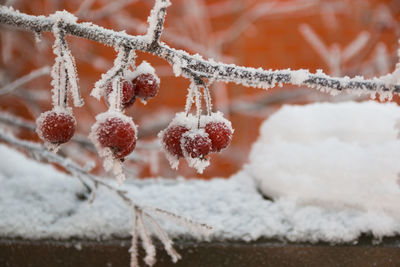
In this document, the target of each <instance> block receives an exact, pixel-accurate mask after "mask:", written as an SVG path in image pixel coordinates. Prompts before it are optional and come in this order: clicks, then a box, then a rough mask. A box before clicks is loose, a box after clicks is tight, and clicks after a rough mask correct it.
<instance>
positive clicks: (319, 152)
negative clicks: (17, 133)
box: [0, 102, 400, 248]
mask: <svg viewBox="0 0 400 267" xmlns="http://www.w3.org/2000/svg"><path fill="white" fill-rule="evenodd" d="M399 118H400V107H398V106H397V105H395V104H378V103H376V102H366V103H342V104H328V103H326V104H313V105H308V106H285V107H283V108H282V109H281V110H280V111H278V112H277V113H276V114H275V115H273V116H271V118H270V119H269V120H268V121H266V122H265V123H264V125H263V126H262V127H261V135H260V138H259V140H258V142H256V144H254V147H253V149H252V153H251V156H250V159H249V163H248V164H247V165H246V166H245V167H244V169H243V170H242V171H241V172H239V173H237V174H236V175H233V176H232V177H231V178H230V179H218V178H215V179H212V180H210V181H203V180H184V179H180V178H178V179H176V180H166V179H161V178H159V179H150V180H144V181H127V182H126V183H125V184H124V186H123V188H124V189H125V190H127V191H128V195H129V196H130V197H132V199H134V200H135V202H136V203H138V204H139V205H141V206H154V207H158V208H162V209H165V210H168V211H172V212H175V213H177V214H180V215H183V216H185V217H189V218H192V219H193V220H194V221H201V222H205V223H207V224H209V225H211V226H213V229H214V230H213V233H212V234H211V235H210V236H209V237H208V240H204V237H202V236H193V234H192V233H189V232H187V231H186V230H185V229H184V228H182V227H180V226H177V225H176V224H174V223H171V222H168V221H162V227H163V228H164V229H165V230H166V231H167V232H168V234H169V235H170V237H172V238H174V239H181V238H182V237H186V238H191V239H193V238H194V239H195V240H196V239H197V240H199V241H212V242H222V241H226V240H228V241H229V242H233V241H237V242H251V241H257V240H260V239H275V240H276V239H278V240H286V241H291V242H312V243H315V242H320V241H321V242H328V243H354V242H357V240H358V239H359V237H360V236H361V235H363V234H367V235H372V236H373V238H374V239H376V240H379V239H381V238H383V237H385V236H399V233H400V186H399V182H398V178H397V177H398V176H397V174H398V173H399V172H400V167H399V166H400V164H399V163H400V140H398V139H397V137H396V135H397V131H398V130H397V129H396V128H395V124H396V122H397V120H398V119H399ZM0 157H1V160H0V214H1V216H0V239H1V238H3V239H20V238H22V239H27V240H38V239H56V240H60V239H61V240H65V239H71V238H72V239H79V240H87V239H94V240H105V239H115V238H117V239H124V238H129V236H130V231H131V225H132V222H130V220H131V216H130V214H128V213H127V212H126V207H125V206H124V204H123V203H122V201H121V199H120V198H119V197H118V196H117V195H115V194H112V193H111V192H109V191H106V190H103V189H102V188H99V191H98V192H97V197H96V199H95V201H94V202H93V203H92V204H89V203H88V201H86V200H85V198H87V197H88V196H86V195H85V192H86V191H85V188H84V187H83V186H82V184H81V183H80V182H79V181H78V180H77V179H72V177H70V176H68V175H66V174H64V173H61V172H59V171H57V170H56V169H55V168H53V167H52V166H50V165H47V164H43V163H39V162H36V161H34V160H32V159H29V158H27V157H26V156H25V155H24V154H22V153H21V152H18V151H16V150H14V149H13V148H10V147H7V146H5V145H3V144H1V145H0ZM260 191H261V192H263V193H264V194H265V195H266V196H268V197H269V198H272V199H273V200H268V199H266V198H264V197H263V196H262V195H261V194H260ZM397 242H398V241H397ZM395 246H397V248H400V245H398V244H397V245H395Z"/></svg>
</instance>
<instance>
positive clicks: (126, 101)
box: [106, 80, 136, 108]
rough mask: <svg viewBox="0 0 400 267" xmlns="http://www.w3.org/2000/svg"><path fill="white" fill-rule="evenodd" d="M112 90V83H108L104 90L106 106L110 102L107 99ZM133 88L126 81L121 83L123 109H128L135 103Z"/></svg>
mask: <svg viewBox="0 0 400 267" xmlns="http://www.w3.org/2000/svg"><path fill="white" fill-rule="evenodd" d="M112 90H113V88H112V83H109V84H108V85H107V88H106V97H107V101H106V102H107V104H108V103H109V102H110V101H108V97H109V95H110V94H111V92H112ZM135 100H136V97H135V87H134V85H133V84H132V83H131V82H130V81H127V80H124V81H123V82H122V106H123V108H128V107H130V106H132V105H133V103H135Z"/></svg>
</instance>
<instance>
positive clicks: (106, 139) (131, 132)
mask: <svg viewBox="0 0 400 267" xmlns="http://www.w3.org/2000/svg"><path fill="white" fill-rule="evenodd" d="M97 139H98V141H99V143H100V145H101V146H103V147H108V148H110V149H111V151H112V152H113V154H114V157H115V158H117V159H121V158H124V157H126V156H127V155H129V154H130V153H131V152H132V151H133V150H134V149H135V147H136V135H135V129H134V128H133V127H132V125H131V124H129V123H127V122H124V121H123V120H122V119H120V118H117V117H111V118H107V119H106V120H105V121H104V122H101V123H100V124H99V126H98V128H97Z"/></svg>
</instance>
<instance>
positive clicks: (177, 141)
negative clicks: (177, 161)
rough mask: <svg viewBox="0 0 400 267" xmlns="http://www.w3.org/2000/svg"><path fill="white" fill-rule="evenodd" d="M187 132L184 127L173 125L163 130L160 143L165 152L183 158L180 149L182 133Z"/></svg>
mask: <svg viewBox="0 0 400 267" xmlns="http://www.w3.org/2000/svg"><path fill="white" fill-rule="evenodd" d="M187 131H189V130H188V129H187V128H186V127H184V126H180V125H175V126H171V127H168V128H167V129H165V130H164V133H163V137H162V142H163V145H164V148H165V150H167V152H169V153H170V154H171V155H173V156H175V157H178V158H180V157H183V153H182V148H181V138H182V135H183V134H184V133H186V132H187Z"/></svg>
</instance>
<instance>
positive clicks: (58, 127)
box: [36, 110, 76, 144]
mask: <svg viewBox="0 0 400 267" xmlns="http://www.w3.org/2000/svg"><path fill="white" fill-rule="evenodd" d="M36 125H37V127H36V132H37V133H38V135H39V137H40V138H41V139H42V140H43V141H46V142H49V143H53V144H62V143H66V142H68V141H69V140H70V139H71V138H72V136H73V135H74V132H75V125H76V121H75V118H74V117H73V116H72V115H71V114H69V113H66V112H56V111H53V110H51V111H47V112H44V113H42V114H41V115H40V116H39V118H38V119H37V120H36Z"/></svg>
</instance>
